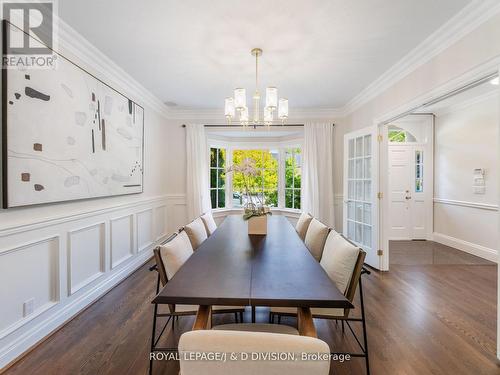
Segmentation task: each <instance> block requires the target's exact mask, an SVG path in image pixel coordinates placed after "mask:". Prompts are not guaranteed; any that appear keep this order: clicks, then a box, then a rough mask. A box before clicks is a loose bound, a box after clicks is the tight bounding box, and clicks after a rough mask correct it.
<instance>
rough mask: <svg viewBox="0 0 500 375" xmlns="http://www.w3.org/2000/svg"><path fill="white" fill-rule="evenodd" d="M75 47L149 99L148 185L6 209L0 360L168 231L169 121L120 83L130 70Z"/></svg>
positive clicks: (131, 264) (105, 285) (112, 281)
mask: <svg viewBox="0 0 500 375" xmlns="http://www.w3.org/2000/svg"><path fill="white" fill-rule="evenodd" d="M73 50H75V51H76V47H75V46H69V45H68V46H65V45H64V41H61V42H60V49H59V51H60V52H61V53H63V54H64V55H65V56H67V57H69V58H70V59H72V60H73V61H75V62H76V63H78V64H80V65H82V66H83V67H84V68H86V69H87V70H89V71H90V72H92V73H93V74H95V75H96V76H97V77H99V78H101V79H102V80H103V81H104V82H106V83H108V84H110V85H112V86H114V87H115V88H117V89H118V90H120V91H122V92H123V93H124V94H125V95H128V96H130V97H131V98H133V99H134V100H135V101H137V102H138V103H139V104H141V105H143V106H144V107H145V116H144V117H145V123H144V131H145V134H144V136H145V141H144V145H145V149H144V157H145V158H144V193H142V194H135V195H127V196H120V197H113V198H102V199H91V200H84V201H75V202H66V203H59V204H50V205H41V206H33V207H26V208H17V209H8V210H0V368H2V367H4V366H5V365H7V364H8V363H9V362H11V361H12V360H14V359H15V358H16V357H17V356H19V355H20V354H22V353H23V352H24V351H25V350H27V349H28V348H30V347H31V346H32V345H34V344H35V343H36V342H37V341H38V340H40V339H42V338H43V337H45V336H46V335H47V334H49V333H50V332H52V331H53V330H55V329H56V328H57V327H59V326H60V325H61V324H63V323H64V322H65V321H67V320H68V319H70V318H71V317H72V316H74V315H75V314H76V313H78V312H79V311H81V310H82V309H83V308H84V307H85V306H87V305H88V304H90V303H91V302H93V301H94V300H96V299H97V298H99V297H100V296H102V294H103V293H105V292H106V291H107V290H109V289H110V288H111V287H113V286H114V285H116V284H117V283H118V282H119V281H121V280H122V279H123V278H124V277H126V276H127V275H129V274H130V273H131V272H133V271H134V270H135V269H136V268H137V267H139V266H140V265H142V264H143V263H144V262H145V261H146V260H148V259H149V258H150V257H151V255H152V248H153V246H154V245H155V244H156V243H157V242H159V241H161V240H162V239H163V238H164V237H165V235H166V234H167V231H166V227H167V224H168V221H169V217H170V215H167V203H168V200H167V196H166V194H167V192H168V189H167V185H168V184H169V182H170V180H169V178H168V176H167V175H168V169H167V168H166V163H165V161H166V160H167V155H170V153H168V149H167V148H166V147H165V141H164V140H165V139H168V133H169V123H168V122H167V121H166V120H165V117H164V115H163V114H160V113H159V112H157V107H155V108H152V106H150V105H149V100H148V101H146V100H145V99H146V98H145V97H143V96H142V94H141V93H140V92H138V91H137V90H135V89H131V88H130V87H129V86H124V85H121V84H120V83H121V82H131V81H133V80H132V78H130V77H128V76H123V73H122V71H117V72H114V73H116V74H117V75H121V76H122V78H123V80H122V81H120V82H117V81H115V80H114V79H111V78H110V75H109V74H104V73H103V72H102V70H101V69H100V68H96V66H93V65H89V64H88V63H86V62H85V61H83V60H81V59H80V57H79V56H77V55H76V54H74V53H72V52H71V51H73ZM81 52H82V56H83V55H85V54H98V52H97V51H93V50H91V49H90V50H89V49H86V50H85V51H83V50H82V51H81ZM106 66H107V69H111V68H110V65H109V63H107V62H106ZM182 154H183V153H182ZM180 157H183V156H182V155H181V156H180ZM30 299H34V311H33V313H31V314H29V315H27V316H24V314H23V303H24V302H25V301H28V300H30Z"/></svg>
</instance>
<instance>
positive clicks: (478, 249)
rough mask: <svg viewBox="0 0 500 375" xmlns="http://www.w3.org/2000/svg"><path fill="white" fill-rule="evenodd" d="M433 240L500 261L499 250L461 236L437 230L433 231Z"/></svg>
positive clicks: (492, 260) (493, 260)
mask: <svg viewBox="0 0 500 375" xmlns="http://www.w3.org/2000/svg"><path fill="white" fill-rule="evenodd" d="M433 240H434V241H435V242H438V243H440V244H443V245H446V246H450V247H454V248H455V249H459V250H462V251H464V252H466V253H469V254H472V255H475V256H478V257H480V258H483V259H486V260H489V261H491V262H494V263H498V251H497V250H495V249H490V248H488V247H485V246H481V245H478V244H475V243H472V242H468V241H464V240H461V239H459V238H455V237H451V236H447V235H446V234H442V233H437V232H434V233H433Z"/></svg>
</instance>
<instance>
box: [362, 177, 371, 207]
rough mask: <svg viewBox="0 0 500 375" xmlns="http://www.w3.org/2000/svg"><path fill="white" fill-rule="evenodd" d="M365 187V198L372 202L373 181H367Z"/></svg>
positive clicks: (366, 200)
mask: <svg viewBox="0 0 500 375" xmlns="http://www.w3.org/2000/svg"><path fill="white" fill-rule="evenodd" d="M364 184H365V188H364V196H363V200H364V201H365V202H370V201H371V199H372V198H371V195H372V182H371V181H365V182H364Z"/></svg>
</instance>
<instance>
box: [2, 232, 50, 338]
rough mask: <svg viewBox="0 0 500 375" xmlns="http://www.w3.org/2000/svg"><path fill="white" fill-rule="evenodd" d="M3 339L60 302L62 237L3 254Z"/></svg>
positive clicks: (9, 250)
mask: <svg viewBox="0 0 500 375" xmlns="http://www.w3.org/2000/svg"><path fill="white" fill-rule="evenodd" d="M0 284H1V285H3V287H1V288H0V301H2V302H1V304H2V308H1V319H0V338H3V337H5V336H7V335H8V334H10V333H11V332H13V331H14V330H16V329H17V328H19V327H20V326H22V325H23V324H25V323H26V322H28V321H30V320H32V319H33V318H35V317H36V316H38V315H40V314H41V313H43V312H44V311H46V310H47V309H49V308H51V307H52V306H54V305H55V304H57V302H58V301H59V236H53V237H49V238H44V239H39V240H35V241H33V242H30V243H27V244H22V245H20V246H18V247H16V248H12V249H7V250H2V251H1V252H0Z"/></svg>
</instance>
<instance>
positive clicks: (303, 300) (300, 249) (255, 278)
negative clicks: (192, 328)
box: [153, 215, 353, 308]
mask: <svg viewBox="0 0 500 375" xmlns="http://www.w3.org/2000/svg"><path fill="white" fill-rule="evenodd" d="M153 303H160V304H189V305H229V306H241V305H243V306H248V305H251V306H285V307H331V308H351V307H353V305H352V304H351V303H350V302H349V301H348V300H347V299H346V298H345V296H344V295H343V294H342V293H341V292H340V291H339V290H338V288H337V287H336V286H335V284H334V283H333V282H332V281H331V280H330V278H329V277H328V275H327V274H326V272H325V271H324V270H323V268H322V267H321V266H320V264H319V263H318V262H317V261H316V260H315V259H314V258H313V256H312V255H311V254H310V253H309V251H308V250H307V248H306V246H305V245H304V243H303V242H302V240H301V239H300V237H299V236H298V234H297V233H296V231H295V229H294V228H293V227H292V225H291V224H290V222H289V221H288V220H287V219H286V217H284V216H281V215H273V216H269V217H268V229H267V235H266V236H249V235H248V230H247V223H246V222H245V221H244V220H243V218H242V216H241V215H230V216H228V217H227V218H226V219H225V220H224V221H223V223H222V224H221V225H220V226H219V228H218V229H217V230H216V231H215V232H214V233H213V234H212V236H210V237H209V238H208V239H207V240H205V242H203V244H202V245H201V246H200V247H199V248H198V249H197V250H196V251H195V252H194V254H193V255H192V256H191V257H190V258H189V259H188V261H187V262H186V263H185V264H184V265H183V266H182V267H181V269H180V270H179V271H178V272H177V273H176V274H175V275H174V277H173V278H172V279H171V280H170V281H169V282H168V283H167V285H165V287H164V288H163V289H162V290H161V291H160V293H159V294H158V295H157V296H156V297H155V298H154V300H153Z"/></svg>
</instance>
